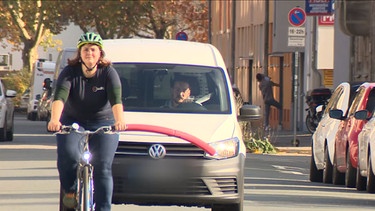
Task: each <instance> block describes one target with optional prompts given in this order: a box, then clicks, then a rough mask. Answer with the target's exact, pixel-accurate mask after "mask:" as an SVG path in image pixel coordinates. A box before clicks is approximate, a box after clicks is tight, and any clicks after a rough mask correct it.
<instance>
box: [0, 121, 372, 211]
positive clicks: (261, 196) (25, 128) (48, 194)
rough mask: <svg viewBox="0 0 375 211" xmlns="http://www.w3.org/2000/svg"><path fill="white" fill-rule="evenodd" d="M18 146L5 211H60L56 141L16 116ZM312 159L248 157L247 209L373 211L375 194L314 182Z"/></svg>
mask: <svg viewBox="0 0 375 211" xmlns="http://www.w3.org/2000/svg"><path fill="white" fill-rule="evenodd" d="M15 124H16V125H15V126H16V127H15V136H14V141H13V142H1V143H0V187H1V189H0V211H9V210H12V211H21V210H22V211H25V210H27V211H34V210H38V211H44V210H45V211H50V210H58V208H57V204H58V191H59V190H58V187H59V182H58V173H57V170H56V147H55V143H54V140H55V139H54V137H53V136H52V135H51V134H49V133H47V132H45V123H44V122H33V121H28V120H26V118H25V116H19V115H17V116H16V122H15ZM308 167H309V157H308V156H291V155H285V154H284V155H282V156H280V155H259V154H248V157H247V160H246V171H245V183H246V185H245V207H244V210H245V211H247V210H259V211H271V210H272V211H274V210H281V211H283V210H288V211H289V210H297V209H298V210H302V211H310V210H316V209H318V210H319V211H321V210H330V211H332V210H340V211H341V210H370V209H373V207H375V197H374V195H372V194H368V193H365V192H358V191H356V190H355V189H349V188H345V187H344V186H334V185H327V184H321V183H311V182H309V181H308ZM112 210H113V211H120V210H127V211H150V210H153V211H161V210H163V211H174V210H176V211H208V210H209V209H205V208H187V207H176V206H171V207H147V206H146V207H145V206H142V207H141V206H135V205H113V208H112Z"/></svg>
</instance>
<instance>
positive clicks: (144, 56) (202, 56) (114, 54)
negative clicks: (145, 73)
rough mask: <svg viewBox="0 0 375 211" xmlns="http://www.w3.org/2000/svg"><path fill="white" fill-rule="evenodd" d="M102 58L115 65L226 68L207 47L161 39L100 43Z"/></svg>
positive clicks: (211, 46) (200, 44)
mask: <svg viewBox="0 0 375 211" xmlns="http://www.w3.org/2000/svg"><path fill="white" fill-rule="evenodd" d="M103 45H104V51H105V53H106V57H107V58H108V59H109V60H110V61H112V62H114V63H116V62H141V63H169V64H188V65H202V66H211V67H218V66H220V67H222V68H226V66H225V64H224V61H223V58H222V57H221V54H220V53H219V51H218V50H217V49H216V47H214V46H213V45H211V44H207V43H199V42H190V41H180V40H163V39H113V40H103Z"/></svg>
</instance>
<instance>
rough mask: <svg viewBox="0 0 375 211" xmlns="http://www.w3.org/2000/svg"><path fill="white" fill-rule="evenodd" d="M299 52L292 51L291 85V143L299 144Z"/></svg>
mask: <svg viewBox="0 0 375 211" xmlns="http://www.w3.org/2000/svg"><path fill="white" fill-rule="evenodd" d="M298 72H299V52H298V51H295V52H294V74H293V86H294V93H293V98H294V103H293V145H294V146H297V145H299V143H298V140H297V105H298V88H299V84H298V80H299V77H298V76H299V74H298Z"/></svg>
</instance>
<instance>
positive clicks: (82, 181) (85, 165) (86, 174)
mask: <svg viewBox="0 0 375 211" xmlns="http://www.w3.org/2000/svg"><path fill="white" fill-rule="evenodd" d="M82 157H83V160H82V162H81V163H80V164H79V165H80V166H79V168H78V172H77V174H78V175H77V179H78V182H77V185H78V188H77V191H78V193H77V195H78V196H79V199H78V200H79V205H80V206H79V207H78V210H82V211H93V210H94V180H93V166H92V165H91V164H90V163H89V160H90V157H91V155H90V154H89V152H87V151H85V152H84V154H83V156H82Z"/></svg>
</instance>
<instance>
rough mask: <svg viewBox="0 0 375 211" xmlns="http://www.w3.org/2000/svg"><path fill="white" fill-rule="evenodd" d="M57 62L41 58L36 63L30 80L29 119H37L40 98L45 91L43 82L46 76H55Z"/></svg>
mask: <svg viewBox="0 0 375 211" xmlns="http://www.w3.org/2000/svg"><path fill="white" fill-rule="evenodd" d="M55 66H56V64H55V62H51V61H45V60H44V59H39V60H38V61H36V62H35V63H34V66H33V72H32V77H31V81H30V88H29V89H30V95H29V100H28V104H27V119H29V120H33V121H35V120H36V117H37V107H38V103H39V99H40V97H41V95H42V93H43V82H44V80H45V79H46V78H50V79H52V78H53V74H54V72H55Z"/></svg>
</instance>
